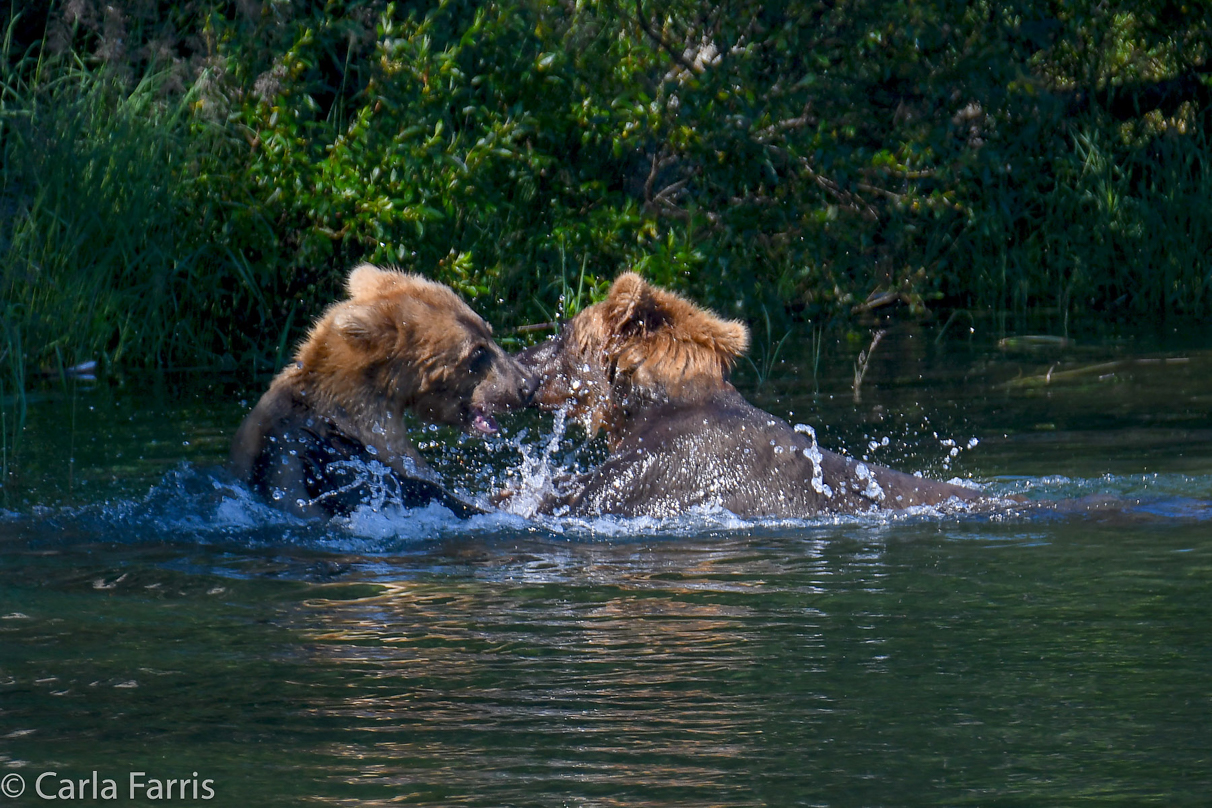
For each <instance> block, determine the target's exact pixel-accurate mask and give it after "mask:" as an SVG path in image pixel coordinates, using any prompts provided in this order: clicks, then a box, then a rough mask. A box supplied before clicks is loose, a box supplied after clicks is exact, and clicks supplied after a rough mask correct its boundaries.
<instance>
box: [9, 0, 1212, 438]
mask: <svg viewBox="0 0 1212 808" xmlns="http://www.w3.org/2000/svg"><path fill="white" fill-rule="evenodd" d="M10 9H11V10H10V11H9V12H8V16H7V18H0V19H2V21H3V23H4V30H3V36H4V41H3V60H2V63H0V70H2V71H3V75H2V76H0V161H2V162H0V284H2V286H0V288H2V289H3V297H2V302H0V307H2V309H3V311H2V314H3V332H2V333H0V353H3V355H4V358H3V359H2V360H0V366H2V367H3V368H4V374H5V380H4V384H5V388H4V392H5V393H7V394H8V395H9V396H12V395H13V391H14V390H20V389H21V388H22V385H23V384H24V383H25V382H24V381H23V375H22V374H24V375H25V377H28V374H29V373H30V372H32V371H57V370H58V369H61V368H66V367H70V366H72V365H74V364H76V363H78V362H81V361H85V360H90V359H101V360H102V362H103V363H104V362H109V363H148V364H158V365H178V366H179V365H183V364H191V365H192V364H202V365H221V366H228V367H231V366H247V367H262V368H264V367H266V366H270V365H273V364H274V363H275V362H277V361H280V359H281V357H282V356H283V355H284V354H285V353H286V352H288V351H289V347H290V344H291V343H292V341H293V340H294V339H296V338H297V337H298V335H299V334H300V333H301V330H302V329H303V328H304V327H305V326H306V324H307V322H308V321H309V320H310V318H311V317H312V316H314V315H315V314H317V313H318V312H319V311H320V310H321V309H322V308H323V306H324V305H326V304H327V303H328V302H329V301H331V300H332V299H333V297H334V296H335V295H337V294H339V289H340V281H341V279H342V278H343V276H344V274H345V273H346V272H347V271H348V269H349V268H350V267H351V266H353V265H354V264H355V263H357V262H359V261H363V260H369V261H374V262H379V263H383V264H393V265H396V266H399V267H402V268H405V269H408V270H415V271H418V272H422V273H424V274H427V275H430V276H432V277H436V278H437V279H439V280H442V281H444V282H446V283H449V284H451V285H452V286H454V287H455V288H456V289H458V290H459V291H460V292H461V293H462V294H463V295H464V296H465V297H467V298H468V299H469V302H471V303H472V305H473V306H474V307H475V308H477V310H479V311H481V312H482V313H483V314H484V315H485V316H486V317H487V318H488V319H489V320H491V321H493V322H495V323H497V324H498V328H499V332H500V333H502V334H508V333H509V330H510V329H511V328H513V327H516V326H520V325H523V324H526V323H533V322H536V321H549V320H553V319H555V318H557V317H559V316H563V315H567V314H569V313H571V312H573V311H575V309H576V308H577V307H578V306H579V305H581V304H582V303H584V302H587V301H589V300H591V299H593V298H594V296H595V295H599V294H600V293H601V292H602V291H603V290H604V288H605V286H606V285H607V284H608V282H609V281H610V279H611V278H613V277H614V276H615V275H616V274H617V273H618V272H619V271H621V270H623V269H624V268H628V269H635V270H637V271H640V272H641V273H643V274H645V275H646V276H648V277H649V278H651V279H652V280H653V281H655V282H657V283H660V284H665V285H669V286H672V287H675V288H677V289H680V290H682V291H685V292H687V293H689V294H691V295H692V296H693V297H695V298H696V299H697V300H700V301H702V302H704V303H706V304H709V305H712V306H714V307H716V308H718V309H719V310H721V311H722V312H724V313H726V314H728V315H730V316H740V317H746V318H749V319H750V320H752V321H754V322H765V323H766V324H767V325H766V331H768V332H770V333H772V334H776V335H777V334H782V335H785V334H786V329H787V327H788V325H789V324H791V323H794V322H806V321H809V320H811V321H812V322H814V323H817V324H819V323H821V322H823V321H824V320H826V319H830V318H839V317H840V318H848V317H853V316H856V314H862V313H864V312H866V311H869V310H872V309H876V308H878V309H879V312H880V313H883V312H885V311H889V310H891V309H892V308H893V307H895V308H897V309H899V310H900V311H901V312H903V313H905V314H906V315H907V316H927V315H929V314H932V313H938V312H940V311H943V312H945V311H947V310H952V311H954V310H961V309H962V310H968V311H974V310H989V311H999V312H1007V311H1009V312H1016V313H1025V312H1030V311H1032V310H1036V309H1039V308H1049V309H1054V310H1057V311H1059V312H1061V313H1062V315H1063V316H1064V317H1067V318H1083V317H1092V316H1097V317H1100V318H1101V317H1117V318H1164V317H1198V318H1206V317H1208V316H1209V315H1210V314H1212V257H1210V256H1212V203H1210V202H1209V200H1212V165H1210V157H1212V151H1210V146H1212V143H1210V141H1209V123H1210V122H1212V104H1210V100H1212V61H1209V59H1210V57H1212V52H1210V51H1212V22H1210V20H1212V15H1209V14H1208V13H1207V7H1206V5H1204V4H1202V3H1187V4H1183V3H1177V2H1175V3H1171V2H1164V3H1143V2H1141V3H1121V4H1114V5H1113V6H1108V5H1107V4H1103V3H1095V2H1092V1H1082V2H1077V3H1073V2H1065V3H1061V2H1027V1H1026V0H1022V1H1021V2H1014V3H1009V4H1003V3H986V2H977V3H955V2H948V1H947V0H902V2H893V3H888V2H868V1H865V0H856V1H855V2H845V3H836V4H830V3H819V2H806V1H805V2H801V0H790V1H789V2H785V3H775V4H771V3H767V2H756V1H754V0H736V2H728V3H722V4H708V3H703V2H700V1H698V0H663V1H662V2H659V3H658V2H652V0H637V1H636V2H616V0H601V1H597V0H584V2H572V1H571V0H569V2H555V1H554V0H444V1H443V2H438V3H403V2H400V3H387V2H381V1H380V0H347V1H346V2H339V1H338V0H329V2H302V1H301V0H275V1H274V2H252V1H251V0H230V2H218V0H182V1H181V2H176V3H168V2H159V0H135V2H130V3H124V4H106V3H102V2H100V1H99V0H72V2H52V3H49V4H48V3H30V2H22V0H14V2H13V3H12V4H11V5H10ZM772 321H773V323H774V327H773V328H771V326H770V323H771V322H772ZM803 333H809V329H808V328H805V329H804V330H803ZM10 426H11V425H10Z"/></svg>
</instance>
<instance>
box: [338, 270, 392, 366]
mask: <svg viewBox="0 0 1212 808" xmlns="http://www.w3.org/2000/svg"><path fill="white" fill-rule="evenodd" d="M359 269H361V267H359ZM371 269H374V267H371ZM338 305H339V308H338V309H337V312H336V314H335V315H334V316H333V320H332V323H333V327H334V328H336V330H337V332H338V333H339V334H341V336H343V337H345V339H347V340H349V342H351V343H353V344H354V345H356V346H358V347H359V348H361V349H362V350H364V351H368V352H378V351H380V350H383V349H384V348H390V347H392V346H394V345H395V342H396V335H397V329H396V326H395V323H394V322H393V321H392V318H391V316H390V315H389V314H388V313H387V312H386V311H384V310H383V308H382V307H381V306H375V305H367V304H364V303H357V302H349V303H342V304H338Z"/></svg>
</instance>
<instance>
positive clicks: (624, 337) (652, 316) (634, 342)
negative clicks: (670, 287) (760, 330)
mask: <svg viewBox="0 0 1212 808" xmlns="http://www.w3.org/2000/svg"><path fill="white" fill-rule="evenodd" d="M748 347H749V329H748V328H746V327H745V324H744V323H740V322H737V321H735V320H723V319H721V318H719V317H717V316H716V315H715V314H713V313H712V312H710V311H707V310H706V309H703V308H700V307H699V306H696V305H695V304H694V303H691V302H690V301H688V300H686V299H685V298H683V297H681V296H679V295H677V294H674V293H673V292H670V291H667V290H665V289H661V288H659V287H656V286H652V285H651V284H649V283H647V282H646V281H645V280H644V279H643V278H641V277H640V276H639V275H637V274H635V273H634V272H626V273H624V274H622V275H620V276H619V277H618V278H617V279H615V282H614V283H613V284H612V285H611V287H610V291H609V293H608V294H607V296H606V299H605V300H603V301H602V302H601V303H596V304H594V305H592V306H589V307H587V308H585V309H583V310H582V311H581V312H580V313H579V314H577V315H576V317H574V318H573V319H572V320H571V321H569V322H568V323H566V324H565V325H564V327H563V328H562V329H561V330H560V333H559V334H558V335H557V336H556V337H554V338H553V339H550V340H548V341H547V342H545V343H543V344H541V345H537V346H535V347H533V348H529V349H527V350H526V351H523V352H522V353H521V354H519V356H518V361H519V362H520V363H521V364H522V366H523V367H525V368H528V369H530V370H533V371H534V372H535V373H536V374H538V376H539V387H538V390H537V391H536V392H535V397H534V403H535V404H536V405H538V406H539V407H542V408H543V409H547V410H555V409H560V408H567V409H566V411H567V412H568V414H569V415H570V416H571V417H574V418H577V419H578V420H580V421H581V422H582V423H583V424H584V425H585V428H586V429H587V430H588V431H589V432H590V433H594V432H597V431H598V430H599V429H604V430H605V431H606V432H607V434H608V435H611V436H613V435H615V434H616V433H617V431H618V430H619V429H620V428H622V426H623V423H624V421H625V419H626V417H627V415H629V414H630V413H633V412H636V411H638V410H640V409H642V408H643V407H645V406H646V405H649V404H652V403H657V402H664V401H674V402H691V401H696V400H701V399H702V398H704V397H706V396H709V395H711V394H714V393H716V392H718V391H720V390H722V389H725V388H731V385H730V384H729V383H728V374H729V372H730V371H731V369H732V366H733V364H734V363H735V362H736V360H737V358H738V357H740V356H741V355H743V354H744V353H745V351H746V350H747V349H748Z"/></svg>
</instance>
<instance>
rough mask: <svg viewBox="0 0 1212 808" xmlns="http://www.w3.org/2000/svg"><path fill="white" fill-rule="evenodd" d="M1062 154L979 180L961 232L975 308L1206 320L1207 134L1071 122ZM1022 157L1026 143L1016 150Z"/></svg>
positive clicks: (1211, 299)
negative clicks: (1131, 134)
mask: <svg viewBox="0 0 1212 808" xmlns="http://www.w3.org/2000/svg"><path fill="white" fill-rule="evenodd" d="M1067 137H1068V149H1067V150H1066V149H1057V150H1055V151H1053V152H1052V153H1051V154H1050V155H1048V159H1047V160H1046V161H1045V160H1040V161H1039V162H1037V163H1034V164H1033V163H1032V162H1028V161H1024V163H1023V164H1020V165H1019V166H1017V167H1012V169H1016V170H1017V172H1018V173H1019V175H1020V176H1017V177H1010V176H1007V177H1004V178H1003V179H1002V180H1001V181H995V182H991V183H988V184H986V185H984V187H983V192H982V194H981V196H980V197H979V198H978V199H977V200H975V205H974V208H975V211H974V213H973V216H972V219H971V221H970V223H969V227H968V229H967V232H965V234H964V235H963V236H962V237H961V242H962V250H961V252H966V255H964V256H963V257H964V259H965V262H966V264H967V266H968V267H970V273H971V274H970V275H968V276H967V277H961V278H958V279H957V281H958V282H957V284H956V287H957V288H958V289H962V290H963V291H962V292H961V294H959V295H957V297H958V298H959V299H962V300H964V301H965V302H966V303H967V304H968V305H971V306H973V307H976V308H981V309H988V310H994V311H1014V312H1020V313H1025V312H1027V311H1030V310H1034V309H1039V308H1045V307H1046V308H1055V309H1056V310H1058V311H1059V312H1060V313H1061V315H1062V318H1063V323H1064V325H1063V326H1062V327H1067V325H1068V319H1069V317H1070V315H1072V316H1078V317H1082V316H1089V315H1091V314H1098V315H1106V314H1110V315H1112V316H1120V317H1134V318H1140V317H1142V316H1143V317H1148V318H1150V319H1157V318H1168V317H1192V316H1195V317H1203V316H1207V314H1208V312H1209V311H1212V205H1209V204H1208V200H1210V199H1212V137H1210V136H1209V134H1208V133H1207V132H1204V131H1201V130H1195V131H1192V132H1188V133H1182V134H1179V133H1166V134H1161V135H1154V136H1151V137H1148V138H1142V139H1140V140H1139V142H1135V143H1134V142H1132V141H1131V140H1130V139H1129V138H1127V137H1125V136H1124V135H1123V134H1122V133H1116V132H1115V131H1114V130H1113V129H1111V128H1109V127H1106V126H1103V127H1099V126H1097V125H1088V124H1087V125H1080V126H1078V125H1074V126H1073V127H1071V128H1070V129H1069V131H1068V132H1067ZM1026 153H1029V152H1028V150H1027V149H1025V148H1024V149H1023V150H1022V151H1021V152H1020V154H1026Z"/></svg>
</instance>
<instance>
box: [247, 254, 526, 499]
mask: <svg viewBox="0 0 1212 808" xmlns="http://www.w3.org/2000/svg"><path fill="white" fill-rule="evenodd" d="M346 288H347V291H348V294H349V299H348V300H343V301H341V302H338V303H334V304H333V305H332V306H330V307H329V308H328V310H327V311H325V312H324V314H323V315H322V316H321V317H320V319H319V320H317V321H316V323H315V325H314V326H312V329H311V331H310V333H309V334H308V335H307V338H306V339H305V340H304V341H303V343H302V344H301V345H300V346H299V349H298V351H297V353H296V354H295V361H294V362H293V363H291V364H290V365H289V366H288V367H287V368H285V369H284V370H283V371H282V372H281V373H279V374H278V375H277V376H276V377H275V378H274V380H273V382H272V383H271V384H270V387H269V390H268V391H267V392H266V393H265V395H263V396H262V397H261V400H260V401H259V402H258V403H257V406H256V407H255V408H254V409H253V410H252V412H250V413H249V414H248V417H247V418H245V419H244V423H243V424H242V425H241V426H240V429H239V431H238V432H237V433H236V436H235V439H234V441H233V443H232V451H231V469H232V471H233V473H234V474H235V475H236V476H237V477H239V478H240V479H241V480H243V481H244V482H245V483H247V484H248V485H249V486H250V487H251V488H253V489H254V490H255V491H257V492H258V493H260V494H261V495H263V496H265V497H268V498H269V499H271V500H272V501H273V502H274V503H275V504H277V505H278V506H279V507H281V508H282V509H284V510H286V511H289V512H292V513H295V514H298V515H300V516H319V515H332V514H339V513H348V512H349V511H351V510H352V509H353V508H354V507H356V506H357V505H358V504H360V503H363V502H366V501H368V499H371V500H373V499H374V498H375V497H379V498H382V497H383V496H384V495H385V494H387V495H390V498H392V499H395V498H398V500H399V501H400V502H401V503H402V504H404V505H406V506H409V507H413V506H417V505H423V504H425V503H427V502H430V501H438V502H440V503H442V504H443V505H445V506H447V507H448V508H450V509H451V510H452V511H454V512H455V513H456V514H458V515H460V516H469V515H471V514H473V513H476V512H479V509H478V508H476V507H475V506H473V505H470V504H468V503H465V502H462V501H461V500H459V499H457V498H455V497H453V496H451V495H450V494H449V493H448V492H446V491H445V490H444V489H443V488H442V487H441V486H440V485H439V484H438V480H437V476H436V475H435V474H434V472H433V471H432V469H430V468H429V466H428V465H427V464H426V462H425V461H424V459H422V457H421V455H420V454H419V453H418V452H417V450H416V448H415V447H414V446H413V444H412V443H411V442H410V441H409V439H408V435H407V431H406V427H405V424H404V414H405V412H412V413H414V414H416V415H417V416H419V417H420V418H422V419H424V420H426V421H429V422H431V423H435V424H450V425H454V426H461V427H463V428H465V429H467V430H469V431H472V432H478V433H483V434H491V433H493V432H495V431H496V430H497V425H496V421H495V419H494V417H493V415H494V413H496V412H499V411H501V410H505V409H509V408H512V407H517V406H521V405H524V404H525V403H526V402H527V401H528V400H529V398H530V396H531V394H532V393H533V391H534V388H535V385H536V383H537V380H536V379H535V377H534V375H533V374H531V373H529V372H527V371H525V370H523V369H522V368H521V367H519V366H518V364H517V363H516V362H515V361H514V360H513V359H512V358H511V357H509V356H508V355H507V354H506V353H505V352H504V351H502V350H501V348H500V346H498V345H497V344H496V343H495V342H494V341H493V339H492V329H491V327H489V325H488V324H487V323H485V322H484V321H483V320H482V319H481V318H480V317H479V316H478V315H476V314H475V312H473V311H472V310H471V309H470V308H468V307H467V305H466V304H465V303H464V302H463V301H462V300H460V299H459V297H458V296H457V295H456V294H455V293H454V292H453V291H451V290H450V289H449V288H448V287H446V286H443V285H442V284H439V283H435V282H433V281H430V280H426V279H425V278H422V277H420V276H417V275H409V274H405V273H402V272H396V271H391V270H384V269H379V268H378V267H374V266H371V265H369V264H363V265H362V266H359V267H358V268H356V269H355V270H353V272H351V273H350V274H349V279H348V281H347V284H346Z"/></svg>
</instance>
